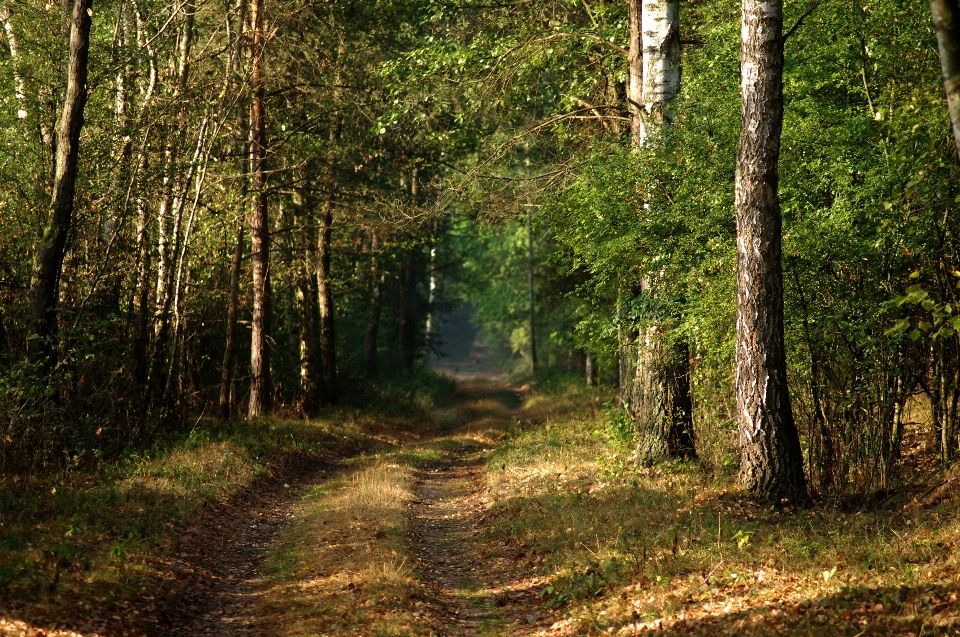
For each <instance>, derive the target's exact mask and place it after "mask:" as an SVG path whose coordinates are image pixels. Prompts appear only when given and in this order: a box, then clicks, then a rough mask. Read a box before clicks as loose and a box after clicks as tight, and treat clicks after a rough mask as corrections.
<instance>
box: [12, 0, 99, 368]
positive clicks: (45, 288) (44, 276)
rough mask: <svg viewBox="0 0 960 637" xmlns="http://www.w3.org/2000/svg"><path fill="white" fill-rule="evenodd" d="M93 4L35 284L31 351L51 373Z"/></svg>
mask: <svg viewBox="0 0 960 637" xmlns="http://www.w3.org/2000/svg"><path fill="white" fill-rule="evenodd" d="M91 7H92V0H75V2H74V4H73V15H72V18H71V23H70V45H69V63H68V65H67V91H66V95H65V96H64V101H63V112H62V114H61V116H60V126H59V130H58V131H57V152H56V169H55V172H54V181H53V198H52V201H51V203H50V212H49V217H48V219H47V225H46V228H45V230H44V233H43V237H42V238H41V240H40V244H39V245H38V247H37V251H36V257H35V258H34V263H33V275H32V277H31V281H30V319H31V337H30V339H29V341H28V343H27V350H28V351H29V352H30V354H31V357H32V358H33V359H34V360H36V361H44V362H45V366H46V369H47V370H48V371H49V370H52V369H53V367H54V365H55V364H56V344H55V341H56V337H57V297H58V295H59V288H60V275H61V272H62V270H63V257H64V254H65V252H66V245H67V235H68V234H69V232H70V225H71V222H72V220H73V209H74V195H75V191H76V182H77V167H78V163H79V155H80V132H81V130H82V129H83V109H84V107H85V106H86V103H87V59H88V54H89V47H90V23H91V21H92V15H93V11H92V8H91Z"/></svg>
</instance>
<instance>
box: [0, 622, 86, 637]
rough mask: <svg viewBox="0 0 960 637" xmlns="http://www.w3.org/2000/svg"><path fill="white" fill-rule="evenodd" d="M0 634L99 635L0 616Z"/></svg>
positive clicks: (29, 636) (28, 636) (10, 636)
mask: <svg viewBox="0 0 960 637" xmlns="http://www.w3.org/2000/svg"><path fill="white" fill-rule="evenodd" d="M0 635H2V636H3V637H99V633H77V632H74V631H72V630H63V629H58V628H41V627H38V626H32V625H30V624H28V623H27V622H24V621H20V620H19V619H13V620H10V619H5V618H3V617H0Z"/></svg>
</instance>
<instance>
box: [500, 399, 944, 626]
mask: <svg viewBox="0 0 960 637" xmlns="http://www.w3.org/2000/svg"><path fill="white" fill-rule="evenodd" d="M562 396H563V398H562V400H567V401H570V400H578V399H577V398H575V397H574V398H571V392H569V391H568V392H564V394H562ZM573 396H577V394H576V392H574V393H573ZM584 398H585V396H584V394H583V393H582V392H581V393H580V397H579V401H580V402H581V404H583V403H585V402H586V400H585V399H584ZM594 399H595V400H598V398H597V397H595V398H594ZM558 400H561V398H559V397H556V396H549V395H544V396H540V397H537V396H533V397H532V398H531V400H530V401H529V403H528V405H529V407H530V408H532V409H536V406H537V401H541V403H543V404H550V405H554V406H556V403H557V401H558ZM628 433H629V430H628V428H626V426H625V425H624V423H622V422H620V419H618V415H617V413H616V412H615V411H611V410H609V409H602V408H595V409H593V410H592V411H591V410H587V409H582V408H581V409H576V410H569V409H568V410H564V409H561V408H554V409H553V413H552V414H544V415H543V417H542V418H540V419H539V421H535V424H531V425H528V426H527V427H522V428H518V429H517V430H516V431H514V432H513V435H512V436H511V438H510V440H509V441H507V442H506V443H505V444H503V445H501V446H500V447H499V448H498V449H497V450H496V451H495V452H494V454H493V456H492V458H491V461H490V463H489V464H488V467H487V484H488V487H489V489H490V496H489V497H490V506H491V512H490V517H489V519H490V520H491V521H492V525H491V527H490V528H489V529H488V530H487V534H488V537H490V538H491V539H492V538H501V537H506V538H508V539H509V543H510V544H511V546H512V547H513V549H512V550H517V551H519V552H521V553H524V552H525V553H527V554H542V555H545V556H546V561H545V563H544V564H543V566H542V567H541V568H542V571H543V574H544V575H545V576H546V577H547V580H546V581H547V584H546V585H545V586H543V587H542V588H541V590H540V597H541V600H542V603H543V604H544V605H545V606H546V607H547V608H551V609H553V610H554V612H556V613H558V614H559V616H560V620H559V621H558V622H556V623H555V624H554V626H553V629H552V631H551V633H550V634H571V635H572V634H577V635H580V634H601V633H604V634H606V633H614V634H633V633H634V632H635V631H638V630H652V631H654V632H657V634H678V635H679V634H683V635H690V634H704V635H707V634H709V635H715V634H738V635H743V634H756V635H768V634H773V633H776V634H795V635H823V634H836V635H845V634H848V635H858V634H861V635H862V634H869V633H873V634H891V633H897V632H907V631H909V632H911V634H918V631H920V630H921V629H922V630H923V631H924V632H923V634H956V630H957V628H958V626H960V623H958V618H960V614H958V610H960V604H958V602H957V596H958V594H960V584H958V582H957V575H956V573H957V569H958V567H960V559H958V557H957V556H956V555H957V554H956V550H955V547H956V546H957V545H958V544H960V516H958V513H960V506H958V503H957V501H956V500H955V499H953V498H952V497H945V499H944V498H940V499H941V500H943V501H941V502H935V503H932V504H929V505H928V506H924V505H922V504H919V503H915V504H913V505H911V504H909V503H908V504H907V505H906V506H904V502H902V501H898V502H897V503H896V504H893V503H890V502H887V503H886V504H885V505H884V506H882V507H880V508H877V509H873V510H860V511H855V512H850V511H844V510H841V509H839V508H837V507H835V506H832V505H828V504H820V505H817V506H814V507H812V508H809V509H804V510H799V511H796V510H789V509H787V510H783V511H778V510H774V509H771V508H765V507H762V506H760V505H757V504H754V503H752V502H751V501H750V500H749V499H748V498H747V497H746V496H745V495H744V494H743V493H742V492H740V491H739V490H738V489H737V488H736V486H735V484H734V482H733V481H734V477H733V476H731V475H729V474H727V473H725V472H712V473H707V472H705V471H704V470H703V469H702V468H701V466H699V465H697V464H694V463H682V462H678V463H668V464H664V465H661V466H658V467H654V468H652V469H643V468H638V467H636V466H634V465H633V464H632V463H631V462H629V460H628V458H629V455H630V453H631V451H632V449H631V445H630V444H629V436H628ZM951 631H953V632H951Z"/></svg>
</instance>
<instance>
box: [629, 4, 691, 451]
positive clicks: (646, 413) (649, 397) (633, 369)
mask: <svg viewBox="0 0 960 637" xmlns="http://www.w3.org/2000/svg"><path fill="white" fill-rule="evenodd" d="M679 13H680V6H679V0H631V2H630V7H629V19H630V20H629V21H630V61H629V69H630V81H629V96H630V112H631V126H630V130H631V132H632V142H633V145H634V147H635V148H638V149H639V148H642V147H644V146H649V145H650V144H656V143H659V141H660V140H662V139H663V135H664V133H665V132H666V129H667V128H668V127H669V126H671V125H672V123H673V119H674V116H673V113H672V111H671V104H672V102H673V101H674V100H675V99H676V97H677V94H678V92H679V90H680V71H681V67H680V62H681V59H680V54H681V49H680V16H679ZM640 51H642V55H640V54H639V53H640ZM638 57H639V59H638ZM638 73H639V74H640V76H639V77H637V74H638ZM660 276H661V275H659V274H658V273H652V274H647V275H646V276H644V278H643V280H642V281H641V284H640V290H639V294H640V295H648V296H655V295H656V294H657V289H656V288H657V279H658V278H659V277H660ZM658 318H660V320H657V319H658ZM648 319H649V321H650V322H651V323H652V324H648V325H646V326H645V327H643V328H641V329H640V330H639V331H638V330H637V329H636V328H632V327H630V328H627V330H625V331H628V334H627V335H626V342H625V343H623V344H622V345H621V348H620V352H621V357H626V360H625V361H623V362H621V369H622V372H623V376H624V377H623V379H622V381H621V402H622V403H623V405H624V407H625V409H626V411H627V413H628V414H629V415H630V416H631V418H632V419H633V420H634V421H635V422H636V426H637V433H638V437H637V445H636V450H635V453H634V457H635V459H636V460H637V461H638V462H640V463H642V464H651V463H655V462H658V461H661V460H665V459H668V458H676V457H689V456H693V455H695V453H696V452H695V447H694V440H693V418H692V414H691V410H692V404H691V400H690V380H689V374H690V364H689V358H690V354H689V349H688V348H687V347H686V345H685V344H682V343H674V342H672V341H671V338H670V336H669V335H668V334H666V333H665V328H664V326H663V324H662V318H661V317H655V316H650V317H648Z"/></svg>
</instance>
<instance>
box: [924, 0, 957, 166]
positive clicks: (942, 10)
mask: <svg viewBox="0 0 960 637" xmlns="http://www.w3.org/2000/svg"><path fill="white" fill-rule="evenodd" d="M930 12H931V13H932V14H933V28H934V29H935V30H936V32H937V46H938V48H939V49H940V68H941V69H942V70H943V88H944V89H945V90H946V93H947V109H948V110H949V112H950V126H951V128H952V129H953V142H954V144H955V146H956V149H957V151H958V152H960V2H958V0H930Z"/></svg>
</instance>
